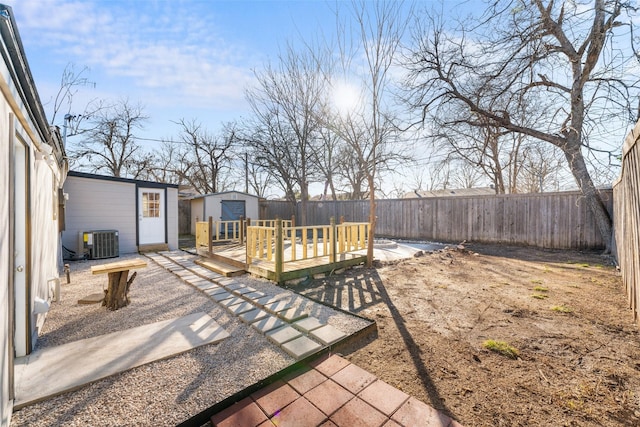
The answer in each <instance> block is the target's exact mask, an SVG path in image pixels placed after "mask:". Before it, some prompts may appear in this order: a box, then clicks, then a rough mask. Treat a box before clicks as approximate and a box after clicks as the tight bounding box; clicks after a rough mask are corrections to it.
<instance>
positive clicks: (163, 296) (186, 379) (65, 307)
mask: <svg viewBox="0 0 640 427" xmlns="http://www.w3.org/2000/svg"><path fill="white" fill-rule="evenodd" d="M173 254H174V255H178V256H182V257H183V258H184V259H185V260H192V259H194V258H195V256H193V255H190V254H188V253H186V252H175V253H173ZM134 257H143V256H142V255H131V256H123V257H120V259H127V258H134ZM147 261H148V264H149V266H148V267H147V268H146V269H142V270H140V271H139V272H138V276H137V277H136V279H135V281H134V282H133V284H132V287H131V291H130V294H129V295H130V298H131V304H130V305H129V306H127V307H125V308H122V309H120V310H117V311H108V310H106V309H105V308H104V307H101V306H100V305H99V304H95V305H79V304H77V300H78V299H80V298H82V297H84V296H87V295H89V294H91V293H95V292H101V291H102V290H103V289H104V287H105V286H106V284H107V277H106V276H105V275H96V276H93V275H91V272H90V267H91V266H92V265H96V264H103V263H104V262H109V260H100V261H77V262H72V263H70V265H71V283H70V284H63V285H62V301H60V302H55V303H52V305H51V310H50V311H49V314H48V316H47V320H46V322H45V324H44V326H43V328H42V330H41V331H40V337H39V339H38V342H37V345H36V349H38V348H45V347H53V346H57V345H61V344H64V343H67V342H71V341H76V340H81V339H84V338H89V337H94V336H99V335H103V334H107V333H111V332H116V331H121V330H125V329H128V328H132V327H136V326H140V325H144V324H149V323H153V322H158V321H162V320H168V319H172V318H176V317H180V316H185V315H188V314H191V313H195V312H200V311H202V312H205V313H207V314H209V315H210V316H211V317H212V318H213V319H215V320H216V322H218V324H219V325H220V326H222V327H223V328H224V329H225V330H226V331H227V332H229V334H230V335H231V336H230V337H229V338H227V339H225V340H223V341H221V342H220V343H218V344H213V345H207V346H203V347H199V348H196V349H193V350H191V351H189V352H186V353H183V354H181V355H178V356H175V357H172V358H170V359H166V360H161V361H157V362H153V363H150V364H147V365H144V366H141V367H138V368H134V369H131V370H129V371H127V372H123V373H120V374H118V375H115V376H112V377H109V378H106V379H104V380H100V381H97V382H95V383H93V384H90V385H87V386H85V387H83V388H81V389H79V390H77V391H73V392H69V393H65V394H62V395H60V396H57V397H54V398H51V399H49V400H46V401H44V402H40V403H37V404H34V405H31V406H28V407H26V408H23V409H21V410H19V411H17V412H15V413H14V414H13V417H12V420H11V426H54V425H55V426H61V425H64V426H89V425H90V426H98V425H103V426H144V425H154V426H170V425H175V424H177V423H180V422H182V421H184V420H186V419H188V418H190V417H192V416H194V415H196V414H198V413H199V412H201V411H203V410H205V409H207V408H208V407H210V406H212V405H214V404H216V403H218V402H220V401H222V400H224V399H225V398H227V397H229V396H230V395H232V394H234V393H237V392H239V391H241V390H243V389H244V388H246V387H248V386H250V385H252V384H254V383H256V382H257V381H259V380H262V379H264V378H266V377H268V376H270V375H272V374H274V373H276V372H278V371H280V370H282V369H284V368H286V367H287V366H289V365H291V364H293V363H294V362H295V360H294V359H293V358H292V357H290V356H289V355H287V354H286V353H285V352H284V351H282V350H281V349H280V348H278V347H276V346H275V345H273V344H271V343H270V342H269V341H268V340H267V339H266V338H265V337H264V336H263V335H261V334H259V333H258V332H256V331H255V330H254V329H253V328H251V327H249V326H248V325H246V324H244V323H242V322H241V321H240V320H239V319H237V318H236V317H233V316H230V315H229V314H228V313H227V312H226V311H225V310H224V309H223V308H222V307H221V306H219V305H218V304H216V303H215V302H214V301H212V300H211V299H210V298H208V297H207V296H206V295H205V294H204V293H202V292H200V291H198V290H197V289H195V288H193V287H192V286H190V285H188V284H187V283H185V282H183V281H182V280H181V279H180V278H178V277H177V276H176V275H174V274H172V273H170V272H168V271H166V270H165V269H164V268H162V267H160V266H159V265H158V264H156V263H155V262H153V261H151V260H150V259H148V260H147ZM62 280H63V283H64V282H65V280H64V277H63V278H62ZM236 280H238V281H239V282H240V283H244V284H246V285H248V286H251V287H253V288H256V289H257V290H259V291H261V292H264V293H266V294H268V295H281V294H290V295H291V297H292V299H293V300H294V304H295V305H303V306H304V307H305V308H307V309H308V310H309V311H310V315H312V316H315V317H317V318H318V319H320V320H321V321H323V322H327V323H329V324H332V325H333V326H335V327H337V328H338V329H340V330H342V331H343V332H345V333H347V334H351V333H354V332H356V331H358V330H360V329H362V328H364V327H365V326H367V324H368V322H366V321H364V320H362V319H359V318H356V317H353V316H349V315H346V314H343V313H341V312H338V311H335V310H333V309H331V308H328V307H326V306H323V305H320V304H316V303H313V302H311V301H310V300H308V299H306V298H304V297H302V296H299V295H298V294H294V293H292V292H290V291H288V290H284V289H282V288H279V287H277V286H275V285H274V284H272V283H270V282H268V281H266V280H263V279H258V278H254V277H250V276H242V277H239V278H236ZM105 345H108V343H105ZM116 345H117V343H116ZM63 369H73V367H72V366H68V367H64V368H63Z"/></svg>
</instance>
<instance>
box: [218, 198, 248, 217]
mask: <svg viewBox="0 0 640 427" xmlns="http://www.w3.org/2000/svg"><path fill="white" fill-rule="evenodd" d="M221 204H222V217H221V218H220V219H221V220H223V221H238V220H239V219H240V217H244V216H245V209H244V200H222V201H221Z"/></svg>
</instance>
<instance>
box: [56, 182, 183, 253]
mask: <svg viewBox="0 0 640 427" xmlns="http://www.w3.org/2000/svg"><path fill="white" fill-rule="evenodd" d="M64 191H65V193H67V194H68V200H67V203H66V208H65V211H66V230H65V231H64V232H63V233H62V245H63V246H64V248H65V249H67V250H69V251H73V252H75V257H82V256H84V255H85V254H89V255H90V256H91V257H94V258H108V257H111V256H118V255H119V254H126V253H134V252H137V251H139V250H145V249H150V248H158V249H160V248H168V249H170V250H173V249H177V248H178V186H177V185H174V184H163V183H158V182H150V181H140V180H135V179H127V178H117V177H112V176H102V175H94V174H89V173H83V172H74V171H72V172H69V175H68V177H67V180H66V182H65V184H64ZM91 232H93V233H91ZM114 233H115V234H114ZM94 236H95V237H94ZM115 236H117V242H118V243H117V247H114V245H113V244H112V243H111V242H113V241H114V240H115V238H114V237H115ZM99 239H102V240H99ZM94 240H95V242H94ZM99 242H104V243H100V244H101V245H102V246H103V247H98V244H99ZM114 251H115V253H114Z"/></svg>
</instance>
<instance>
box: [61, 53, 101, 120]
mask: <svg viewBox="0 0 640 427" xmlns="http://www.w3.org/2000/svg"><path fill="white" fill-rule="evenodd" d="M88 72H89V67H82V69H80V70H77V69H76V66H75V64H73V63H69V64H67V66H66V67H65V68H64V71H63V72H62V77H61V78H60V88H59V89H58V92H57V93H56V96H55V98H54V99H53V114H52V117H51V123H52V124H55V122H56V119H57V117H58V113H60V112H61V110H63V109H64V110H65V111H66V114H65V117H66V116H67V115H69V114H70V113H71V108H72V105H73V97H74V95H76V94H77V93H78V88H79V87H81V86H91V87H94V88H95V87H96V84H95V82H92V81H90V80H89V78H88V77H86V74H87V73H88Z"/></svg>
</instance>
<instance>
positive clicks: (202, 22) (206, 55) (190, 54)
mask: <svg viewBox="0 0 640 427" xmlns="http://www.w3.org/2000/svg"><path fill="white" fill-rule="evenodd" d="M207 4H208V3H196V2H193V3H180V2H129V3H126V2H117V1H109V2H92V1H82V2H80V1H65V0H58V1H54V0H21V1H20V3H19V4H18V5H16V6H14V11H15V13H16V19H17V20H18V26H19V29H20V32H21V34H23V40H24V39H25V38H26V37H25V35H28V36H29V44H30V45H31V46H34V45H35V46H37V47H38V48H39V49H43V52H48V54H49V55H51V56H52V57H56V61H57V63H60V62H62V63H63V64H64V63H67V62H73V63H75V64H78V65H80V66H84V65H86V66H88V67H90V68H91V70H92V73H91V74H92V78H94V79H96V80H97V84H98V87H100V85H101V84H102V82H101V81H100V80H99V79H97V78H95V77H94V75H96V74H97V75H105V76H106V77H108V78H109V79H112V80H113V81H116V82H120V83H119V86H120V87H119V88H118V89H119V90H121V91H122V90H125V88H130V89H128V90H130V91H132V92H134V93H132V94H131V96H132V98H135V96H136V94H135V93H137V92H141V93H149V92H150V91H151V90H154V91H161V92H160V93H157V94H153V96H150V99H148V100H147V99H143V100H142V102H143V103H148V102H149V101H153V102H154V103H155V102H161V100H162V99H166V102H167V103H168V104H169V103H183V104H184V106H185V107H187V106H194V107H207V106H209V107H212V108H221V107H224V106H229V105H231V106H237V105H240V104H243V103H244V96H243V89H244V86H245V84H247V83H248V82H249V81H251V79H252V74H251V72H250V70H249V66H248V65H246V60H245V59H244V58H243V54H242V52H243V50H244V49H243V48H242V47H238V46H235V45H234V43H230V42H228V41H226V40H225V39H224V38H223V37H222V36H221V35H220V33H219V31H217V29H216V27H215V24H214V22H215V16H214V15H213V14H212V13H211V11H210V10H209V9H206V8H205V7H206V5H207ZM55 79H56V80H59V76H56V77H55Z"/></svg>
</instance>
